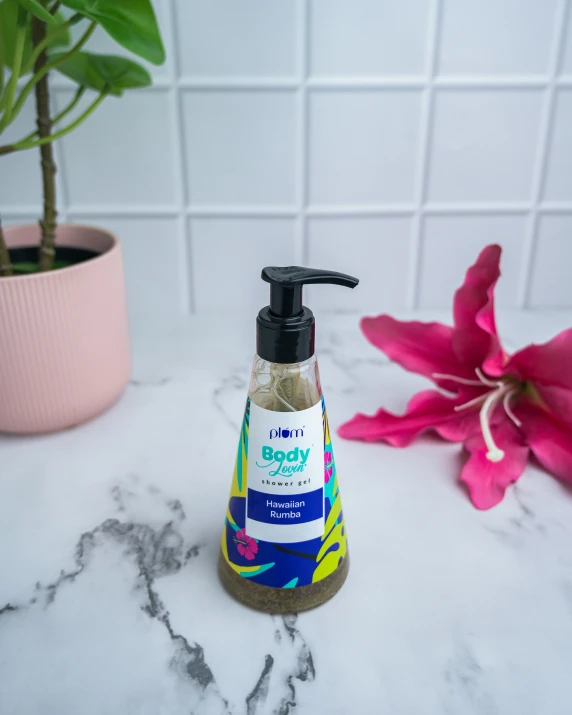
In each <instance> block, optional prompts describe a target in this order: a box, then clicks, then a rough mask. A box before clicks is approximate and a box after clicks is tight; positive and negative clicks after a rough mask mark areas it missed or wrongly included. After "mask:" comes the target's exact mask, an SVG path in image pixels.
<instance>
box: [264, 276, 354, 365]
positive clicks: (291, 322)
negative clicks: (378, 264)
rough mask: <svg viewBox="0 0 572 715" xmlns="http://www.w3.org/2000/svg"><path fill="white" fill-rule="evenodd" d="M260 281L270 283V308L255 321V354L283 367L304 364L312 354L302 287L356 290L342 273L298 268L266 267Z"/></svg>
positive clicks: (309, 319) (311, 332)
mask: <svg viewBox="0 0 572 715" xmlns="http://www.w3.org/2000/svg"><path fill="white" fill-rule="evenodd" d="M261 277H262V280H263V281H266V282H267V283H270V305H267V306H266V307H265V308H263V309H262V310H261V311H260V313H259V314H258V318H257V320H256V324H257V331H256V352H257V353H258V355H259V356H260V357H261V358H263V359H264V360H268V361H269V362H277V363H283V364H292V363H297V362H303V361H304V360H307V359H308V358H310V357H312V355H313V354H314V333H315V325H314V324H315V320H314V315H313V313H312V311H311V310H310V309H309V308H306V307H305V306H304V305H302V286H303V285H308V284H312V283H333V284H335V285H341V286H345V287H346V288H355V287H356V286H357V284H358V283H359V281H358V279H357V278H354V277H353V276H348V275H346V274H345V273H336V272H335V271H322V270H317V269H313V268H301V267H299V266H287V267H284V268H279V267H276V266H267V267H266V268H263V269H262V275H261Z"/></svg>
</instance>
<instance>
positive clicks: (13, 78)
mask: <svg viewBox="0 0 572 715" xmlns="http://www.w3.org/2000/svg"><path fill="white" fill-rule="evenodd" d="M25 42H26V26H25V25H24V27H21V26H20V25H18V28H17V30H16V42H15V46H14V60H13V62H12V74H11V75H10V79H9V81H8V84H7V85H6V92H5V93H4V96H3V97H2V104H3V106H4V114H3V115H2V119H0V133H2V130H3V129H5V128H6V127H7V126H8V124H10V120H11V118H12V115H13V113H14V109H15V107H14V106H13V105H14V97H15V96H16V88H17V87H18V79H19V77H20V70H21V69H22V57H23V54H24V44H25Z"/></svg>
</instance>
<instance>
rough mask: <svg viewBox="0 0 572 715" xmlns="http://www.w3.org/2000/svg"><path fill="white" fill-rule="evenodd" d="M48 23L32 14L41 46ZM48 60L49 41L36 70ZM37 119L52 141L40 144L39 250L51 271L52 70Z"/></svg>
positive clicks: (42, 85)
mask: <svg viewBox="0 0 572 715" xmlns="http://www.w3.org/2000/svg"><path fill="white" fill-rule="evenodd" d="M46 34H47V30H46V23H45V22H43V21H42V20H38V18H37V17H33V18H32V44H33V45H34V47H36V48H37V47H38V46H39V45H40V44H42V43H44V42H45V39H46ZM47 60H48V56H47V52H46V45H44V48H43V49H42V50H41V52H40V53H39V54H38V56H37V58H36V62H35V64H34V70H35V71H36V73H38V72H41V71H42V70H43V69H44V67H45V66H46V63H47ZM36 121H37V125H38V136H39V138H40V140H41V139H48V142H46V143H45V144H42V145H41V146H40V156H41V166H42V188H43V194H44V215H43V217H42V219H41V221H40V228H41V229H42V238H41V241H40V250H39V253H38V264H39V267H40V271H49V270H50V269H51V267H52V264H53V262H54V257H55V255H56V249H55V242H56V218H57V215H58V213H57V210H56V164H55V162H54V151H53V147H52V144H51V139H52V137H51V134H52V120H51V117H50V88H49V86H48V74H47V72H46V73H44V74H43V75H42V77H41V79H40V80H39V82H38V83H37V84H36Z"/></svg>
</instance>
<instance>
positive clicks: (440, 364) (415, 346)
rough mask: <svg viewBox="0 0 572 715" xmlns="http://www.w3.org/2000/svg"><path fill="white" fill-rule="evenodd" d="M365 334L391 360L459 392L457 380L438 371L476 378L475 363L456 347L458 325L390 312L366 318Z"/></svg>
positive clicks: (363, 321)
mask: <svg viewBox="0 0 572 715" xmlns="http://www.w3.org/2000/svg"><path fill="white" fill-rule="evenodd" d="M360 326H361V329H362V332H363V334H364V335H365V337H366V338H367V339H368V340H369V342H370V343H372V345H375V347H377V348H379V349H380V350H382V351H383V352H384V353H385V354H386V355H387V356H388V357H389V358H390V359H391V360H393V361H394V362H396V363H398V364H399V365H401V366H402V367H404V368H405V369H406V370H409V371H410V372H416V373H418V374H419V375H424V376H425V377H428V378H430V379H431V380H433V381H434V382H436V383H437V384H438V385H440V386H441V387H443V388H445V389H448V390H450V391H452V392H456V391H457V390H458V389H459V385H458V384H457V383H454V382H451V381H450V380H443V379H437V380H436V379H435V378H434V377H433V375H434V374H436V373H437V374H447V375H455V376H457V377H462V378H465V379H472V380H475V379H476V376H475V372H474V368H475V367H476V366H477V365H480V363H475V365H472V366H471V365H466V364H464V363H463V362H462V361H461V360H459V358H458V357H457V356H456V355H455V352H454V350H453V344H452V341H453V333H454V329H453V328H450V327H449V326H447V325H442V324H441V323H421V322H419V321H416V320H413V321H410V322H404V321H400V320H395V318H392V317H391V316H389V315H378V316H377V317H376V318H363V319H362V320H361V323H360Z"/></svg>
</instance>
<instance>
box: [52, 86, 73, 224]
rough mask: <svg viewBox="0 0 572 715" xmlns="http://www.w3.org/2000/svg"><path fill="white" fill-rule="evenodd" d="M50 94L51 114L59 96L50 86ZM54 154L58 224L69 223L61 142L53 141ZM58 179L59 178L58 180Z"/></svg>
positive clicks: (65, 172)
mask: <svg viewBox="0 0 572 715" xmlns="http://www.w3.org/2000/svg"><path fill="white" fill-rule="evenodd" d="M50 94H51V98H52V114H53V113H54V112H53V110H54V108H55V109H56V112H55V113H56V114H57V110H58V107H59V100H60V96H59V93H58V91H57V89H54V88H53V87H52V86H51V84H50ZM52 147H53V150H54V154H55V156H56V189H57V190H58V193H59V198H57V196H56V203H57V207H58V209H59V208H60V207H61V210H60V211H59V213H58V223H67V222H68V221H69V218H70V215H69V206H70V201H69V190H68V187H69V184H68V177H67V171H66V161H65V151H64V143H63V141H61V140H60V141H55V142H53V143H52ZM58 177H59V178H58Z"/></svg>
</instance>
